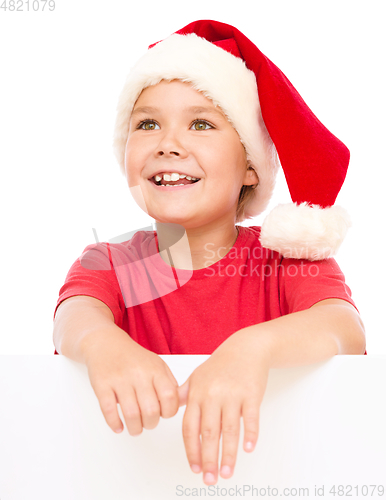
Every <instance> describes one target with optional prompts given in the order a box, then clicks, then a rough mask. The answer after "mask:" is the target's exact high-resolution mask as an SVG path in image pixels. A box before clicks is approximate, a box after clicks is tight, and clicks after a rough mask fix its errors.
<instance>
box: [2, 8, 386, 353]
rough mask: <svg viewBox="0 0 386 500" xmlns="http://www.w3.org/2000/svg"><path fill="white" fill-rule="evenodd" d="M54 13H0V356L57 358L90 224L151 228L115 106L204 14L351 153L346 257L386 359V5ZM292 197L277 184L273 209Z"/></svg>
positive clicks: (344, 197) (111, 231)
mask: <svg viewBox="0 0 386 500" xmlns="http://www.w3.org/2000/svg"><path fill="white" fill-rule="evenodd" d="M31 6H32V4H31V5H30V7H31ZM47 8H48V5H47V6H46V11H44V12H33V11H30V12H26V11H25V12H16V11H13V12H12V11H4V10H3V9H0V46H1V52H0V58H1V59H0V61H1V66H0V71H1V79H0V109H1V111H0V141H1V147H0V165H1V177H2V182H1V197H0V198H1V233H0V234H1V238H2V242H1V252H2V253H1V260H2V270H1V290H2V298H1V330H0V331H1V333H0V354H52V353H53V351H54V347H53V343H52V316H53V312H54V308H55V305H56V300H57V297H58V292H59V289H60V287H61V286H62V284H63V282H64V279H65V277H66V273H67V271H68V270H69V268H70V266H71V264H72V263H73V262H74V261H75V259H76V258H77V257H79V255H80V254H81V253H82V251H83V249H84V247H85V246H86V245H88V244H90V243H93V242H94V237H93V233H92V228H93V227H94V228H96V229H97V231H98V234H99V237H100V239H107V238H111V237H113V236H117V235H119V234H121V233H124V232H127V231H130V230H133V229H136V228H141V227H144V226H146V225H149V224H150V223H151V219H150V218H149V217H148V216H147V215H146V214H144V213H143V212H142V211H141V210H140V208H139V207H137V206H136V205H135V203H134V202H133V201H132V200H131V199H130V193H129V190H128V188H127V185H126V182H125V180H124V178H123V176H122V175H121V173H120V171H119V167H118V164H117V162H116V160H115V157H114V156H113V153H112V147H111V145H112V133H113V126H114V120H115V107H116V103H117V99H118V96H119V93H120V91H121V88H122V86H123V82H124V78H125V76H126V74H127V73H128V71H129V69H130V67H131V66H132V65H133V64H134V63H135V61H136V60H137V59H138V57H140V56H141V55H142V54H143V53H144V52H145V51H146V50H147V46H148V45H149V44H150V43H153V42H156V41H158V40H161V39H163V38H165V37H166V36H168V35H170V34H171V33H173V32H174V31H176V30H178V29H179V28H181V27H183V26H185V25H186V24H188V23H190V22H192V21H194V20H197V19H215V20H217V21H222V22H226V23H229V24H232V25H234V26H236V27H237V28H238V29H239V30H240V31H242V32H243V33H244V34H245V35H246V36H248V38H250V39H251V40H252V41H253V42H254V43H255V44H256V45H257V46H258V47H259V48H260V49H261V50H262V51H263V52H264V53H265V54H266V55H267V56H268V57H269V58H270V59H271V60H272V61H273V62H274V63H275V64H276V65H277V66H279V68H280V69H281V70H282V71H283V72H284V73H285V74H286V75H287V77H288V78H289V79H290V80H291V82H292V83H293V84H294V86H295V87H296V88H297V90H298V91H299V92H300V94H301V95H302V97H303V98H304V99H305V101H306V102H307V104H308V105H309V106H310V107H311V109H312V110H313V111H314V113H315V114H316V115H317V116H318V118H319V119H320V120H321V121H322V122H323V123H324V124H325V125H326V126H327V127H328V128H329V129H330V130H331V131H332V132H333V133H334V134H335V135H337V137H339V138H340V139H341V140H342V141H343V142H344V143H345V144H346V145H347V146H348V147H349V149H350V150H351V163H350V168H349V173H348V176H347V179H346V182H345V184H344V187H343V189H342V191H341V193H340V195H339V197H338V200H337V203H339V204H340V205H343V206H344V207H345V208H346V209H348V211H349V212H350V214H351V216H352V220H353V227H352V228H351V229H350V232H349V235H348V236H347V238H346V240H345V242H344V243H343V246H342V247H341V249H340V252H339V254H338V257H337V261H338V263H339V265H340V266H341V268H342V270H343V272H344V273H345V275H346V281H347V283H348V284H349V286H350V288H351V290H352V293H353V298H354V300H355V301H356V304H357V306H358V308H359V309H360V311H361V314H362V317H363V320H364V322H365V325H366V329H367V350H368V352H369V354H386V339H385V337H386V332H385V326H384V322H383V312H384V311H383V307H384V300H383V299H384V296H385V294H384V290H383V283H384V282H385V277H386V276H385V275H386V273H385V268H384V258H383V251H382V249H383V242H384V241H385V239H384V236H383V234H382V233H383V228H384V226H385V224H384V213H385V208H384V207H385V205H384V199H385V193H384V186H385V181H386V175H385V167H386V165H385V156H384V143H385V119H384V113H385V55H384V51H385V37H384V22H383V19H384V14H383V12H384V10H383V2H381V1H380V0H379V1H374V0H369V1H368V2H366V4H365V3H364V2H358V1H346V0H324V1H323V2H316V1H313V2H310V1H309V0H305V1H300V0H291V1H288V0H280V1H279V0H275V1H274V2H273V1H268V0H264V1H260V0H253V1H252V0H239V1H238V2H229V3H227V2H224V1H223V0H220V1H210V0H209V1H200V2H197V1H196V2H181V0H179V1H171V0H169V1H166V2H165V1H163V2H162V1H159V0H158V1H153V0H148V1H138V2H132V1H124V0H116V1H114V0H110V1H109V2H107V1H106V0H105V1H103V2H102V1H100V0H99V1H95V0H93V1H89V0H86V1H85V0H82V1H79V0H78V1H75V0H56V8H55V11H53V12H49V11H48V10H47ZM24 9H25V10H26V4H24ZM287 201H290V198H289V194H288V191H287V187H286V185H285V182H284V181H283V178H282V176H280V177H279V181H278V186H277V189H276V193H275V196H274V198H273V200H272V203H271V205H270V207H269V209H270V208H272V207H273V206H274V205H276V204H277V203H281V202H287ZM269 209H268V210H269ZM264 215H265V214H263V215H262V216H259V217H258V218H256V219H254V220H249V221H247V222H246V223H244V225H260V224H261V223H262V220H263V217H264Z"/></svg>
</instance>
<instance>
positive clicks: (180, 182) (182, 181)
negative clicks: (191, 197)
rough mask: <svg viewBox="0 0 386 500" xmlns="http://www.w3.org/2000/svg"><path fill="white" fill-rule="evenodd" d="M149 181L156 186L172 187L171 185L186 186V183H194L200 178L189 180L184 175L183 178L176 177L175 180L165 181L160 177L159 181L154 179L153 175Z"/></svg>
mask: <svg viewBox="0 0 386 500" xmlns="http://www.w3.org/2000/svg"><path fill="white" fill-rule="evenodd" d="M150 181H151V182H153V184H155V185H156V186H169V187H172V186H186V185H188V184H196V182H199V181H200V179H195V180H191V179H187V178H186V177H185V178H183V179H178V180H177V181H166V180H165V179H163V178H162V179H161V180H160V181H156V180H155V176H154V177H152V178H151V179H150Z"/></svg>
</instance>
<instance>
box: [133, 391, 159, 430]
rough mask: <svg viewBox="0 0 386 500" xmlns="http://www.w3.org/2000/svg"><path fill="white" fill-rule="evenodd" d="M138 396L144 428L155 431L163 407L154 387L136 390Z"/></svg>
mask: <svg viewBox="0 0 386 500" xmlns="http://www.w3.org/2000/svg"><path fill="white" fill-rule="evenodd" d="M136 396H137V400H138V406H139V410H140V412H141V418H142V425H143V427H144V428H145V429H154V427H157V425H158V422H159V418H160V415H161V406H160V402H159V401H158V397H157V394H156V391H155V389H154V386H153V385H149V386H145V387H139V388H136ZM141 432H142V429H141Z"/></svg>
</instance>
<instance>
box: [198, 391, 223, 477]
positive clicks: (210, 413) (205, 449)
mask: <svg viewBox="0 0 386 500" xmlns="http://www.w3.org/2000/svg"><path fill="white" fill-rule="evenodd" d="M220 436H221V406H220V404H218V403H217V404H215V403H214V402H213V401H211V400H209V401H208V402H207V403H206V404H205V405H204V406H203V408H202V416H201V461H202V472H203V475H204V483H205V484H209V485H210V484H215V483H216V482H217V477H218V455H219V444H220Z"/></svg>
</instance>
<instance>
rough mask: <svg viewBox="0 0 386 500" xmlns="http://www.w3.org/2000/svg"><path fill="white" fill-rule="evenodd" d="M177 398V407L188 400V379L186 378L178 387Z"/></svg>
mask: <svg viewBox="0 0 386 500" xmlns="http://www.w3.org/2000/svg"><path fill="white" fill-rule="evenodd" d="M177 390H178V398H179V405H178V406H179V407H180V406H184V405H186V403H187V402H188V393H189V379H188V380H186V381H185V382H184V383H183V384H182V385H180V387H178V389H177Z"/></svg>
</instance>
